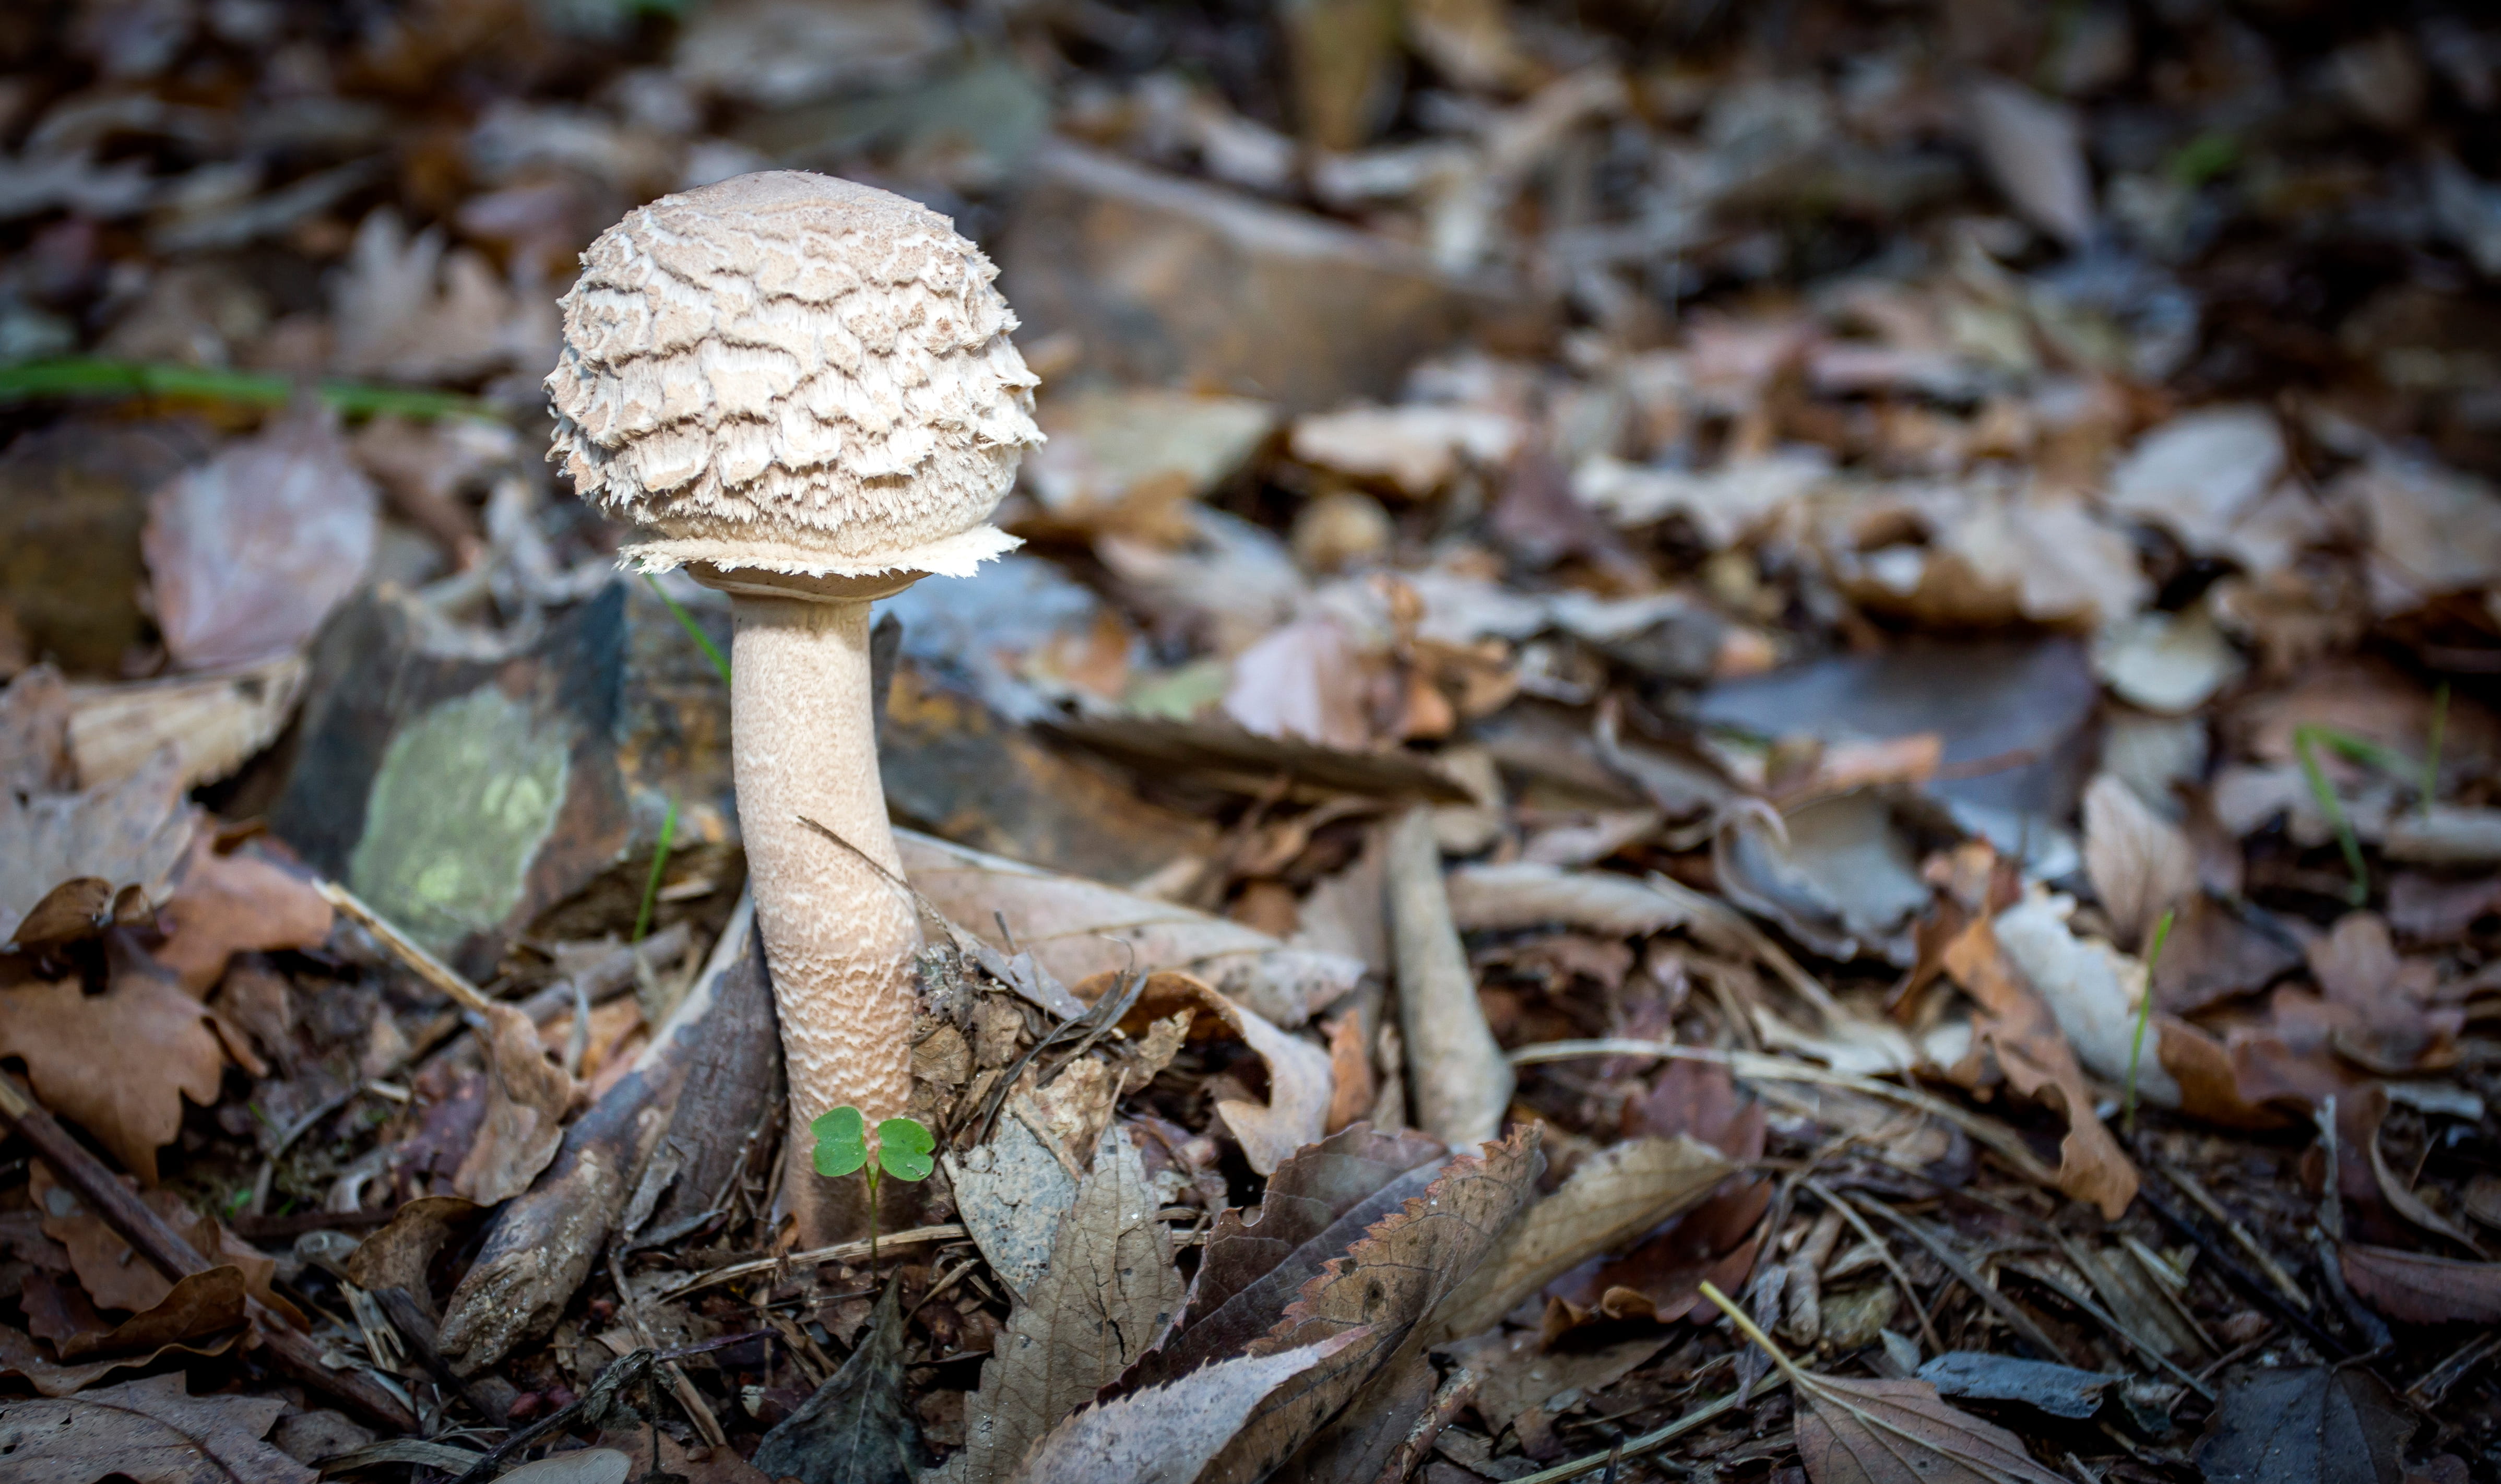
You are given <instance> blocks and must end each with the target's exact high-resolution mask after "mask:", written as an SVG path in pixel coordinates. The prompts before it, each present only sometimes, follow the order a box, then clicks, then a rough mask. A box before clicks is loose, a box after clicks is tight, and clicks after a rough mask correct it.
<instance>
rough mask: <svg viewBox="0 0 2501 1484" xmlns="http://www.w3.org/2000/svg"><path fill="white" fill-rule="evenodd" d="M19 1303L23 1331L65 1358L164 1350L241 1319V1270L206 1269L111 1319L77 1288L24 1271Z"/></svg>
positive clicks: (242, 1294)
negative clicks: (118, 1318) (22, 1311)
mask: <svg viewBox="0 0 2501 1484" xmlns="http://www.w3.org/2000/svg"><path fill="white" fill-rule="evenodd" d="M18 1303H19V1304H20V1306H22V1307H23V1308H24V1309H25V1311H26V1330H27V1333H28V1334H30V1335H32V1336H35V1337H36V1338H37V1339H43V1340H50V1342H51V1345H52V1349H53V1350H54V1352H55V1353H57V1354H58V1355H59V1356H60V1358H61V1359H62V1360H64V1361H71V1362H76V1361H82V1360H86V1359H89V1358H91V1357H94V1356H98V1355H129V1354H132V1353H134V1352H139V1351H146V1352H149V1353H151V1354H153V1353H159V1352H162V1351H164V1350H165V1349H167V1348H169V1347H171V1346H174V1345H179V1344H182V1343H184V1342H185V1341H190V1340H197V1339H201V1338H203V1337H205V1336H211V1335H217V1334H219V1333H221V1332H223V1331H226V1330H231V1329H233V1328H235V1327H236V1326H237V1325H240V1324H242V1323H243V1320H244V1284H243V1272H242V1270H240V1269H236V1268H211V1269H208V1270H204V1271H200V1272H194V1273H190V1274H188V1275H187V1276H185V1277H183V1279H182V1280H181V1281H180V1282H178V1283H175V1284H173V1285H172V1286H171V1287H170V1288H169V1289H168V1290H167V1292H166V1295H165V1297H164V1298H163V1299H162V1300H160V1301H158V1302H157V1303H154V1304H153V1305H151V1306H150V1307H148V1308H146V1309H144V1310H142V1311H141V1312H139V1313H136V1314H133V1315H131V1316H130V1317H129V1318H127V1319H124V1320H121V1321H119V1322H118V1323H116V1322H114V1321H112V1320H109V1319H106V1318H104V1317H102V1316H101V1315H99V1314H97V1313H96V1311H95V1309H94V1307H93V1306H92V1305H90V1304H89V1303H87V1302H86V1296H85V1295H84V1294H83V1293H81V1292H80V1291H79V1290H78V1289H76V1288H72V1287H69V1286H67V1285H65V1284H61V1283H58V1282H55V1281H53V1280H52V1279H50V1278H48V1277H46V1276H44V1275H43V1274H41V1273H33V1274H29V1275H28V1276H27V1279H26V1283H25V1287H24V1290H23V1291H22V1293H21V1294H20V1296H19V1299H18Z"/></svg>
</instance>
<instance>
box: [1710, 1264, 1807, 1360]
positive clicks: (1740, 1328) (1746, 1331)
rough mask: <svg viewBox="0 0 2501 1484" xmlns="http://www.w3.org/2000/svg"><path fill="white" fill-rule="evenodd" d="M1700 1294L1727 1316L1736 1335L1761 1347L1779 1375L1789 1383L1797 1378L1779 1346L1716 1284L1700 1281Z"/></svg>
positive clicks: (1786, 1356) (1785, 1354)
mask: <svg viewBox="0 0 2501 1484" xmlns="http://www.w3.org/2000/svg"><path fill="white" fill-rule="evenodd" d="M1701 1292H1702V1297H1704V1298H1705V1299H1708V1300H1710V1301H1711V1302H1712V1303H1716V1304H1717V1305H1719V1312H1721V1313H1723V1314H1725V1315H1727V1316H1728V1320H1729V1322H1730V1323H1732V1324H1734V1325H1735V1326H1736V1327H1737V1333H1738V1334H1740V1335H1743V1336H1746V1337H1747V1338H1748V1339H1751V1340H1752V1341H1753V1342H1754V1343H1755V1344H1758V1345H1760V1346H1762V1347H1763V1353H1764V1354H1765V1355H1768V1356H1770V1357H1771V1358H1772V1364H1773V1365H1775V1366H1778V1367H1780V1368H1781V1374H1783V1375H1784V1376H1787V1377H1788V1378H1789V1379H1790V1380H1791V1381H1795V1380H1796V1379H1797V1378H1798V1369H1797V1363H1796V1362H1794V1361H1792V1360H1790V1359H1789V1358H1788V1355H1787V1353H1786V1352H1784V1351H1783V1350H1782V1349H1781V1347H1780V1346H1779V1345H1777V1344H1775V1343H1773V1341H1772V1337H1771V1336H1769V1335H1766V1334H1764V1333H1763V1332H1762V1331H1761V1330H1759V1329H1757V1328H1756V1327H1755V1325H1754V1321H1752V1320H1751V1319H1749V1318H1747V1317H1746V1311H1745V1310H1744V1309H1741V1308H1739V1307H1738V1306H1737V1305H1736V1304H1735V1303H1732V1302H1730V1300H1729V1298H1728V1296H1727V1295H1726V1294H1723V1293H1721V1292H1720V1291H1719V1288H1718V1285H1717V1284H1716V1283H1713V1282H1712V1281H1711V1280H1710V1279H1708V1278H1705V1279H1703V1280H1702V1290H1701Z"/></svg>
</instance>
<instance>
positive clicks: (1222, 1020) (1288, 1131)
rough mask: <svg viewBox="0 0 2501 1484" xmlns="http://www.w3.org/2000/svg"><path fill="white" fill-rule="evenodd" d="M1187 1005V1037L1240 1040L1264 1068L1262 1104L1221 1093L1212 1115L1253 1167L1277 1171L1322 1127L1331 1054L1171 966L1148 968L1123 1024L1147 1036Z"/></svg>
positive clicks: (1191, 1039)
mask: <svg viewBox="0 0 2501 1484" xmlns="http://www.w3.org/2000/svg"><path fill="white" fill-rule="evenodd" d="M1107 982H1108V981H1107ZM1184 1011H1186V1012H1188V1014H1189V1016H1190V1024H1189V1031H1188V1034H1187V1037H1186V1040H1187V1041H1189V1042H1195V1043H1204V1042H1207V1041H1209V1040H1217V1039H1226V1040H1238V1041H1240V1042H1241V1043H1243V1044H1244V1045H1246V1046H1249V1047H1250V1048H1251V1052H1252V1053H1253V1054H1254V1055H1256V1056H1257V1057H1258V1058H1259V1060H1260V1062H1261V1063H1262V1064H1264V1065H1265V1066H1266V1068H1267V1071H1268V1101H1267V1102H1266V1103H1265V1104H1260V1103H1256V1102H1253V1101H1251V1099H1248V1098H1224V1099H1219V1100H1218V1101H1217V1105H1216V1116H1217V1117H1218V1118H1219V1119H1221V1120H1223V1123H1224V1127H1225V1129H1226V1131H1227V1132H1229V1133H1231V1134H1232V1136H1233V1138H1234V1141H1235V1142H1237V1143H1239V1144H1240V1145H1241V1146H1242V1157H1243V1158H1244V1159H1246V1160H1248V1161H1250V1164H1251V1169H1252V1170H1254V1171H1258V1172H1259V1173H1261V1174H1271V1173H1274V1172H1275V1171H1276V1170H1277V1169H1278V1167H1279V1166H1281V1165H1283V1164H1284V1162H1285V1160H1286V1158H1287V1157H1288V1156H1290V1155H1292V1154H1293V1152H1294V1151H1295V1150H1297V1149H1300V1148H1302V1147H1303V1146H1304V1145H1305V1144H1309V1143H1312V1142H1314V1141H1315V1140H1317V1139H1318V1138H1320V1137H1321V1135H1322V1134H1323V1133H1325V1132H1326V1130H1327V1126H1328V1110H1329V1100H1330V1095H1331V1075H1330V1071H1329V1056H1328V1053H1327V1052H1326V1051H1323V1050H1321V1049H1320V1048H1319V1047H1317V1046H1315V1045H1313V1044H1312V1043H1311V1042H1309V1041H1307V1040H1304V1039H1301V1038H1299V1037H1294V1036H1288V1035H1286V1034H1285V1033H1284V1032H1283V1031H1281V1030H1279V1029H1277V1028H1276V1027H1275V1026H1273V1025H1271V1024H1269V1023H1268V1021H1267V1020H1266V1019H1265V1018H1263V1017H1261V1016H1260V1015H1258V1014H1256V1013H1255V1012H1253V1011H1252V1010H1251V1009H1250V1008H1249V1007H1248V1006H1242V1005H1237V1004H1235V1003H1234V1002H1233V1001H1232V1000H1231V999H1230V998H1228V997H1226V996H1224V995H1221V994H1218V993H1217V991H1216V990H1214V989H1212V988H1210V987H1209V986H1208V985H1207V984H1206V983H1205V982H1204V981H1202V980H1200V979H1198V978H1196V977H1194V976H1192V975H1190V974H1187V973H1175V972H1172V971H1164V972H1162V973H1150V974H1149V975H1148V976H1147V982H1146V983H1145V984H1143V985H1141V986H1140V987H1139V991H1138V999H1137V1003H1136V1004H1134V1005H1132V1006H1130V1007H1129V1012H1128V1013H1127V1014H1126V1015H1125V1016H1123V1017H1121V1020H1120V1029H1121V1030H1122V1031H1124V1032H1126V1033H1127V1034H1128V1035H1129V1036H1131V1037H1133V1038H1139V1037H1144V1036H1145V1035H1146V1034H1147V1033H1148V1031H1149V1029H1150V1027H1151V1026H1152V1025H1153V1023H1154V1022H1156V1021H1159V1020H1163V1019H1166V1018H1167V1017H1170V1016H1173V1015H1176V1014H1180V1013H1182V1012H1184Z"/></svg>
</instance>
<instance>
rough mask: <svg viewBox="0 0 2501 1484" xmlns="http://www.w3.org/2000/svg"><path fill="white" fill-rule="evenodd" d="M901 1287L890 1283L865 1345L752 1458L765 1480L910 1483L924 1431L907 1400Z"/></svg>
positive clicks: (826, 1483) (814, 1483) (779, 1425)
mask: <svg viewBox="0 0 2501 1484" xmlns="http://www.w3.org/2000/svg"><path fill="white" fill-rule="evenodd" d="M901 1292H902V1285H901V1284H900V1283H899V1282H897V1281H892V1280H889V1281H888V1282H887V1283H886V1285H885V1292H884V1293H883V1294H881V1295H879V1296H878V1301H877V1307H876V1309H875V1310H874V1311H872V1312H871V1314H870V1315H869V1321H868V1330H867V1331H866V1333H864V1334H863V1335H862V1336H860V1342H859V1348H857V1349H855V1350H853V1351H852V1352H851V1353H850V1358H849V1359H848V1360H845V1361H844V1362H843V1367H842V1369H840V1370H837V1371H835V1372H834V1373H833V1374H832V1375H831V1376H828V1377H827V1378H826V1379H825V1384H824V1385H822V1386H819V1387H817V1392H816V1395H814V1396H812V1397H810V1398H809V1399H808V1400H807V1401H806V1402H801V1403H800V1405H799V1409H798V1410H797V1411H795V1412H792V1413H791V1414H790V1415H789V1416H787V1417H784V1418H783V1419H782V1421H781V1422H779V1423H777V1424H776V1425H775V1426H774V1429H773V1431H772V1432H770V1433H767V1434H765V1435H764V1441H762V1442H761V1443H758V1444H757V1445H756V1448H755V1456H754V1457H753V1458H752V1459H750V1460H749V1462H750V1463H751V1464H753V1465H754V1466H755V1468H757V1469H758V1470H759V1471H761V1472H762V1473H763V1475H764V1476H765V1477H767V1478H774V1479H779V1478H784V1477H795V1478H799V1479H803V1480H805V1481H806V1484H911V1481H912V1478H913V1475H914V1473H915V1472H916V1471H917V1469H918V1468H919V1467H920V1429H919V1426H918V1425H917V1423H916V1422H915V1421H914V1420H913V1416H912V1412H911V1409H910V1408H909V1407H907V1406H906V1405H905V1404H904V1399H903V1307H902V1302H901Z"/></svg>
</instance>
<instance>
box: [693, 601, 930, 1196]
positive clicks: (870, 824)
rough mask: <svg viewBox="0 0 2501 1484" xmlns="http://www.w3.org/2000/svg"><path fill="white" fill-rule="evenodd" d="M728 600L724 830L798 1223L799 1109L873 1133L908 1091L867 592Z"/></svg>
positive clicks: (909, 1004) (807, 1179)
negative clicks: (733, 802)
mask: <svg viewBox="0 0 2501 1484" xmlns="http://www.w3.org/2000/svg"><path fill="white" fill-rule="evenodd" d="M731 610H732V612H733V615H734V618H735V623H736V629H735V638H734V639H733V641H732V649H731V666H730V674H731V676H732V678H731V683H730V720H731V726H732V731H733V743H732V745H733V758H734V765H735V768H736V771H737V779H738V820H739V832H740V835H741V836H742V838H743V839H744V840H745V841H746V845H747V865H748V878H749V880H750V882H751V883H752V886H753V889H754V893H755V921H756V926H757V928H758V930H759V931H761V932H762V934H763V936H764V953H765V960H766V963H767V964H768V965H769V966H770V968H771V970H772V974H773V998H774V1006H775V1008H776V1010H777V1011H778V1012H779V1013H780V1016H781V1020H782V1052H783V1060H784V1064H785V1066H786V1068H787V1070H788V1075H789V1089H790V1138H789V1145H790V1166H789V1174H788V1175H787V1176H786V1177H785V1185H784V1188H785V1189H786V1190H788V1191H790V1192H791V1194H792V1196H793V1197H794V1199H793V1200H792V1202H791V1205H792V1208H793V1209H794V1210H796V1211H798V1212H799V1214H800V1223H801V1226H802V1228H803V1230H805V1229H808V1228H812V1227H815V1226H817V1225H820V1224H821V1223H822V1222H823V1221H824V1220H826V1219H828V1217H827V1215H826V1211H825V1205H824V1203H823V1201H822V1200H821V1199H819V1197H820V1196H821V1193H820V1192H817V1190H816V1189H815V1187H816V1184H817V1181H816V1176H815V1174H814V1171H813V1169H812V1168H811V1165H810V1160H809V1149H808V1139H807V1128H808V1124H809V1122H810V1120H812V1119H814V1118H816V1117H817V1115H819V1114H821V1113H823V1112H824V1111H825V1110H826V1109H828V1108H832V1107H839V1106H842V1105H846V1104H848V1105H851V1106H853V1107H856V1108H858V1109H859V1110H860V1112H861V1113H863V1114H865V1115H866V1116H867V1118H868V1121H869V1125H870V1127H872V1128H874V1127H875V1126H876V1125H877V1122H878V1120H879V1119H882V1118H891V1117H893V1116H895V1115H896V1114H899V1113H901V1112H903V1111H904V1107H905V1105H906V1104H907V1103H908V1102H909V1100H910V1098H911V1095H912V1070H911V1032H912V1019H913V1013H914V1006H915V995H914V992H913V977H912V973H913V968H912V958H913V954H914V952H915V950H917V948H918V947H919V946H920V928H919V923H918V921H917V918H916V917H915V915H914V913H913V911H912V907H911V904H910V902H909V901H908V900H907V899H906V898H905V897H904V895H903V893H902V891H901V890H900V889H899V888H898V887H897V886H896V885H895V880H896V879H899V878H900V877H901V876H902V874H903V860H902V857H901V856H900V855H898V854H897V853H896V851H895V848H894V832H893V830H892V828H891V827H890V826H888V824H887V823H886V817H885V790H884V785H883V784H882V783H881V782H880V780H879V777H878V768H877V729H876V721H875V711H874V709H873V706H872V697H871V695H870V679H869V654H868V618H869V605H868V601H867V600H866V599H864V598H840V599H834V600H831V601H810V600H805V599H797V598H772V597H761V596H750V595H749V594H746V593H740V594H737V595H735V596H734V597H733V599H732V600H731ZM802 818H806V819H810V820H814V821H815V822H817V824H820V825H822V826H824V827H825V828H826V829H828V830H831V831H832V832H834V833H835V834H836V835H838V836H840V837H841V838H842V839H844V840H846V841H850V843H851V844H852V845H853V846H855V847H857V853H854V852H853V851H851V850H847V849H845V848H843V846H841V845H839V844H836V843H835V842H834V841H830V840H827V839H825V838H824V837H823V836H822V835H819V834H817V832H816V831H815V830H812V829H810V828H809V827H808V826H807V825H805V824H802V823H800V822H799V821H800V820H801V819H802ZM862 855H865V856H867V857H868V858H869V860H873V861H875V862H877V863H878V865H880V866H883V867H884V868H885V870H886V871H887V872H890V873H892V876H891V877H888V876H885V875H881V874H879V873H878V872H877V871H876V870H875V869H874V868H872V867H871V866H870V865H869V864H868V862H867V861H863V860H862V859H861V858H860V857H861V856H862ZM812 1213H815V1214H814V1216H813V1218H812ZM812 1235H813V1234H812Z"/></svg>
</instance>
